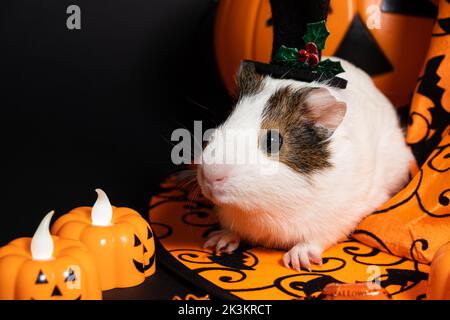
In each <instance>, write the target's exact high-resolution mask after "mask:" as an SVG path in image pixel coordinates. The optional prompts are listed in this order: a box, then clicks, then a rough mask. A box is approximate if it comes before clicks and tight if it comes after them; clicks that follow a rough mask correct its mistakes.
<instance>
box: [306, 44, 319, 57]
mask: <svg viewBox="0 0 450 320" xmlns="http://www.w3.org/2000/svg"><path fill="white" fill-rule="evenodd" d="M305 49H306V51H307V52H308V53H315V54H317V45H316V44H315V43H314V42H308V43H307V44H306V46H305Z"/></svg>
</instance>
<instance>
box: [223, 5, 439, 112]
mask: <svg viewBox="0 0 450 320" xmlns="http://www.w3.org/2000/svg"><path fill="white" fill-rule="evenodd" d="M416 2H418V3H416ZM433 2H434V3H435V2H436V1H428V0H417V1H397V0H331V1H330V12H329V15H328V18H327V27H328V29H329V30H330V36H329V38H328V39H327V43H326V47H325V49H324V51H323V55H325V56H333V55H335V56H338V57H341V58H344V59H346V60H348V61H350V62H352V63H354V64H355V65H356V66H358V67H360V68H361V69H363V70H365V71H366V72H367V73H368V74H369V75H370V76H371V77H372V78H373V80H374V81H375V84H376V85H377V87H378V88H379V89H380V90H381V91H382V92H383V93H384V94H385V95H387V96H388V98H390V100H391V101H392V102H393V103H394V105H395V106H398V107H403V106H405V105H407V104H408V103H409V101H410V98H411V94H412V92H413V90H414V86H415V83H416V80H417V77H418V76H419V72H420V66H421V64H422V62H423V59H424V58H425V54H426V51H427V48H428V44H429V41H430V37H431V31H432V28H433V24H434V16H435V14H436V6H435V4H433ZM411 3H412V4H411ZM272 40H273V27H272V12H271V7H270V1H269V0H246V1H242V0H222V1H220V2H219V6H218V10H217V14H216V25H215V52H216V60H217V64H218V68H219V72H220V74H221V77H222V79H223V81H224V84H225V86H226V87H227V89H228V90H229V91H230V92H235V75H236V72H237V70H238V68H239V64H240V62H241V61H242V60H245V59H248V60H254V61H262V62H269V61H270V57H271V52H272ZM405 53H407V54H405Z"/></svg>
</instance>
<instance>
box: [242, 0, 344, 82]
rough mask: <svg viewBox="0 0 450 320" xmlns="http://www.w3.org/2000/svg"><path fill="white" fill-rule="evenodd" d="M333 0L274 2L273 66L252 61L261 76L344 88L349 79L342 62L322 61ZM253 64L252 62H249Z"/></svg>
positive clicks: (271, 63)
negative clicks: (342, 74)
mask: <svg viewBox="0 0 450 320" xmlns="http://www.w3.org/2000/svg"><path fill="white" fill-rule="evenodd" d="M329 3H330V1H329V0H270V5H271V7H272V21H273V48H272V60H271V62H270V64H267V63H262V62H256V61H251V62H252V63H253V64H254V65H255V70H256V72H258V73H259V74H263V75H270V76H271V77H273V78H280V79H294V80H299V81H304V82H312V81H323V82H326V83H327V84H328V85H331V86H334V87H337V88H342V89H344V88H345V87H346V86H347V80H345V79H342V78H339V77H336V75H337V74H339V73H341V72H344V69H342V66H341V63H340V62H336V61H331V60H330V59H326V60H322V61H321V50H322V49H323V48H324V47H325V42H326V39H327V37H328V35H329V32H328V30H327V28H326V24H325V20H326V18H327V15H328V9H329ZM246 62H249V61H246Z"/></svg>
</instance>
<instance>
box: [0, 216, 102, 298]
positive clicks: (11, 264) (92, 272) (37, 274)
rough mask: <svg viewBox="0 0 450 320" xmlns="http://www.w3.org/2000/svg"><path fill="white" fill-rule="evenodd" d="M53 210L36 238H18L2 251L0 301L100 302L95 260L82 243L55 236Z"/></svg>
mask: <svg viewBox="0 0 450 320" xmlns="http://www.w3.org/2000/svg"><path fill="white" fill-rule="evenodd" d="M52 215H53V211H51V212H50V213H48V214H47V215H46V216H45V218H44V219H43V220H42V222H41V224H40V225H39V227H38V229H37V230H36V233H35V234H34V236H33V238H19V239H16V240H13V241H11V242H10V243H9V244H7V245H6V246H4V247H3V248H0V299H8V300H12V299H20V300H30V299H31V300H100V299H101V298H102V291H101V288H100V281H99V279H98V272H97V269H96V266H95V263H94V261H93V260H92V258H91V256H90V255H89V252H88V250H87V248H86V247H85V246H83V245H82V244H81V243H80V242H78V241H74V240H68V239H61V238H58V237H52V236H51V235H50V232H49V225H50V220H51V218H52Z"/></svg>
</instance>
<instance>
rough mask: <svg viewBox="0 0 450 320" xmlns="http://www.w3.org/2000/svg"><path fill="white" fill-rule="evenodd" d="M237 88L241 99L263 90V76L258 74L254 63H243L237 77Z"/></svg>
mask: <svg viewBox="0 0 450 320" xmlns="http://www.w3.org/2000/svg"><path fill="white" fill-rule="evenodd" d="M237 86H238V90H239V96H240V97H242V96H244V95H252V94H256V93H258V92H259V91H260V90H261V89H262V80H261V76H260V75H258V74H257V73H256V70H255V64H254V63H253V62H250V61H242V62H241V65H240V67H239V71H238V76H237Z"/></svg>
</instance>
